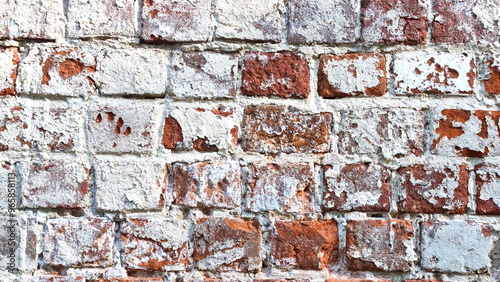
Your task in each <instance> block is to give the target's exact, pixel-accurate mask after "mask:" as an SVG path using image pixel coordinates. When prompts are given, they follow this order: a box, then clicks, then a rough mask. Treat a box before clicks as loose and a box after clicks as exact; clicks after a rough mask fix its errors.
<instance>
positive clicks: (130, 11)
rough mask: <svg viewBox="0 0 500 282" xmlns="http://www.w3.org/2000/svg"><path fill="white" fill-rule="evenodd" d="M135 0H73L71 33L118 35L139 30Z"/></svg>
mask: <svg viewBox="0 0 500 282" xmlns="http://www.w3.org/2000/svg"><path fill="white" fill-rule="evenodd" d="M134 2H135V1H133V0H111V1H108V0H97V1H96V0H94V1H86V0H69V1H68V3H67V12H66V15H67V20H68V22H67V31H68V36H69V37H75V38H86V37H116V36H129V37H131V36H134V35H135V34H136V26H137V16H136V15H135V9H134Z"/></svg>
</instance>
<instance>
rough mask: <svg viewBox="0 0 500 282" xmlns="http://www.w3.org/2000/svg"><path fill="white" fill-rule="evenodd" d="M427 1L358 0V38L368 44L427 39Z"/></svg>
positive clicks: (418, 41) (414, 41)
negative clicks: (359, 23)
mask: <svg viewBox="0 0 500 282" xmlns="http://www.w3.org/2000/svg"><path fill="white" fill-rule="evenodd" d="M428 10H429V2H428V1H418V0H396V1H389V0H362V1H361V40H362V41H365V42H370V43H390V44H391V43H404V44H420V43H426V42H427V14H428Z"/></svg>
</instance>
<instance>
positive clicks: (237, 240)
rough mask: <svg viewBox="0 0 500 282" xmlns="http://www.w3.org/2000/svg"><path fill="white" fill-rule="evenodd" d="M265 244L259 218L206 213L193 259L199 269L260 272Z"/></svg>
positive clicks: (196, 235)
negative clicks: (208, 215) (209, 215)
mask: <svg viewBox="0 0 500 282" xmlns="http://www.w3.org/2000/svg"><path fill="white" fill-rule="evenodd" d="M261 247H262V234H261V230H260V225H259V223H258V221H257V220H253V221H252V220H245V219H241V218H222V217H205V218H201V219H200V220H198V223H197V225H196V227H195V233H194V252H193V259H194V261H195V264H196V268H197V269H199V270H212V271H240V272H257V271H259V269H260V265H261V257H260V249H261Z"/></svg>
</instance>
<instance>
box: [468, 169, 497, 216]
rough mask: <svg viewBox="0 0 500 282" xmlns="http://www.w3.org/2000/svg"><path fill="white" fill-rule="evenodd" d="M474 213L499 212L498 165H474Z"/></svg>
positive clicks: (494, 213) (495, 213)
mask: <svg viewBox="0 0 500 282" xmlns="http://www.w3.org/2000/svg"><path fill="white" fill-rule="evenodd" d="M474 181H475V186H476V189H477V195H476V214H493V215H499V214H500V197H499V196H500V166H498V165H476V166H475V167H474Z"/></svg>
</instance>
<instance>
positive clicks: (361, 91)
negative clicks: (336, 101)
mask: <svg viewBox="0 0 500 282" xmlns="http://www.w3.org/2000/svg"><path fill="white" fill-rule="evenodd" d="M386 81H387V77H386V71H385V57H384V56H383V55H381V54H378V53H363V54H361V53H355V54H346V55H343V56H337V55H328V54H323V55H321V57H320V63H319V70H318V94H319V95H320V96H321V97H323V98H340V97H348V96H360V95H362V96H382V95H384V94H385V89H386Z"/></svg>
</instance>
